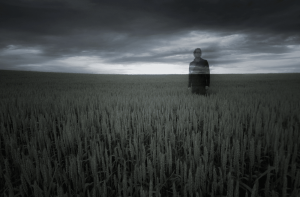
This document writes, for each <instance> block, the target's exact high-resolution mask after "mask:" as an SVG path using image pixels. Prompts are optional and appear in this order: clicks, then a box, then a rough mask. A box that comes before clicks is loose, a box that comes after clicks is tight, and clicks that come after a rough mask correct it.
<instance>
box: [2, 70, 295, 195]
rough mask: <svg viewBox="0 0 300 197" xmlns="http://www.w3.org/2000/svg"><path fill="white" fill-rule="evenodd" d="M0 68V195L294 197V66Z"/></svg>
mask: <svg viewBox="0 0 300 197" xmlns="http://www.w3.org/2000/svg"><path fill="white" fill-rule="evenodd" d="M187 78H188V77H187V75H92V74H63V73H40V72H21V71H0V109H1V110H0V130H1V132H0V148H1V150H0V195H3V196H36V197H38V196H39V197H40V196H104V197H106V196H137V197H140V196H141V197H143V196H147V197H148V196H149V197H150V196H163V197H166V196H197V197H198V196H199V197H202V196H203V197H208V196H215V197H216V196H219V197H220V196H229V197H231V196H236V197H239V196H249V197H250V196H251V197H257V196H260V197H267V196H274V197H275V196H278V197H285V196H293V197H294V196H299V195H300V151H299V150H300V145H299V142H300V133H299V128H300V113H299V112H300V102H299V99H300V91H299V87H300V74H251V75H211V87H210V90H209V95H208V96H207V97H205V96H199V95H194V94H191V93H190V92H188V91H187Z"/></svg>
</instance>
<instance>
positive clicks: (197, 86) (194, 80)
mask: <svg viewBox="0 0 300 197" xmlns="http://www.w3.org/2000/svg"><path fill="white" fill-rule="evenodd" d="M201 55H202V51H201V49H200V48H197V49H195V50H194V56H195V59H194V61H192V62H191V63H190V66H189V83H188V89H189V90H190V88H192V93H196V94H200V95H206V94H207V90H208V87H209V83H210V71H209V65H208V62H207V60H205V59H202V58H201Z"/></svg>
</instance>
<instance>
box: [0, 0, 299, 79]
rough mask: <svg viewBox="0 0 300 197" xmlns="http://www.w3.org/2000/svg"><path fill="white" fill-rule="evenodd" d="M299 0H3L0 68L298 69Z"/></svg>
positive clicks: (116, 70) (104, 71)
mask: <svg viewBox="0 0 300 197" xmlns="http://www.w3.org/2000/svg"><path fill="white" fill-rule="evenodd" d="M299 10H300V1H298V0H264V1H262V0H0V70H25V71H42V72H66V73H94V74H188V67H189V63H190V62H192V61H193V60H194V56H193V51H194V50H195V49H196V48H200V49H201V50H202V58H203V59H206V60H207V61H208V63H209V67H210V73H211V74H229V73H234V74H239V73H243V74H247V73H300V13H299Z"/></svg>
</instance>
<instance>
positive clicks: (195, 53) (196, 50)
mask: <svg viewBox="0 0 300 197" xmlns="http://www.w3.org/2000/svg"><path fill="white" fill-rule="evenodd" d="M201 55H202V51H201V49H200V48H197V49H195V50H194V56H195V58H200V57H201Z"/></svg>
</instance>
